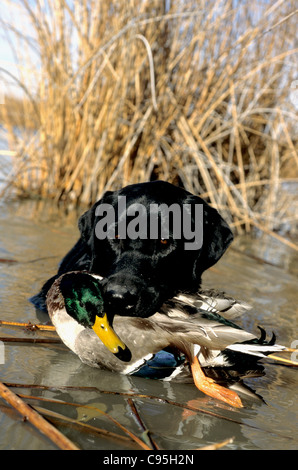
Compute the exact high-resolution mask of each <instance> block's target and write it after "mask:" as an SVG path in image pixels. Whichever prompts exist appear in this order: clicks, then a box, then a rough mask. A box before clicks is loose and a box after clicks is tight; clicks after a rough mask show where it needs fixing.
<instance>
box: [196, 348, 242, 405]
mask: <svg viewBox="0 0 298 470" xmlns="http://www.w3.org/2000/svg"><path fill="white" fill-rule="evenodd" d="M191 371H192V375H193V379H194V383H195V385H196V387H197V388H198V389H199V390H200V391H201V392H203V393H205V394H206V395H209V396H210V397H212V398H217V399H218V400H221V401H224V402H225V403H228V404H229V405H231V406H234V407H235V408H243V405H242V402H241V400H240V398H239V396H238V395H237V393H236V392H234V391H233V390H229V389H228V388H225V387H222V386H221V385H218V384H217V383H215V382H214V380H213V379H210V378H208V377H206V376H205V374H204V372H203V371H202V369H201V366H200V364H199V361H198V358H197V357H195V358H194V360H193V363H192V364H191Z"/></svg>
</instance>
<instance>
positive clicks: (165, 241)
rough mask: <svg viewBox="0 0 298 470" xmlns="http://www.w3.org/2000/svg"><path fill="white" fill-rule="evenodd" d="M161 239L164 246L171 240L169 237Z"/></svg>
mask: <svg viewBox="0 0 298 470" xmlns="http://www.w3.org/2000/svg"><path fill="white" fill-rule="evenodd" d="M159 241H160V243H161V245H163V246H167V245H168V244H169V240H168V239H167V238H161V239H160V240H159Z"/></svg>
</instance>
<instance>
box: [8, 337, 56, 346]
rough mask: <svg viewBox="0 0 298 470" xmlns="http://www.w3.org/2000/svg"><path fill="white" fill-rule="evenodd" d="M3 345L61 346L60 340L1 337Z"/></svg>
mask: <svg viewBox="0 0 298 470" xmlns="http://www.w3.org/2000/svg"><path fill="white" fill-rule="evenodd" d="M0 341H2V342H3V343H33V344H39V343H40V344H61V345H63V343H62V341H61V339H60V338H16V337H13V336H0Z"/></svg>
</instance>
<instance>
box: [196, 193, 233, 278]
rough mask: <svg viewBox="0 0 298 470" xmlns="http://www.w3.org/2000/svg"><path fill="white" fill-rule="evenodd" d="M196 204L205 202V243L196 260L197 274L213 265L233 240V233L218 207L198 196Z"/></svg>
mask: <svg viewBox="0 0 298 470" xmlns="http://www.w3.org/2000/svg"><path fill="white" fill-rule="evenodd" d="M195 200H196V204H203V244H202V247H201V249H200V251H199V255H198V258H197V260H196V266H195V275H196V277H200V276H201V274H202V273H203V272H204V271H205V270H206V269H208V268H210V267H211V266H213V265H214V264H215V263H216V262H217V261H218V260H219V259H220V258H221V257H222V255H223V254H224V252H225V251H226V249H227V248H228V246H229V245H230V244H231V243H232V241H233V233H232V231H231V229H230V227H229V226H228V224H227V223H226V221H225V220H224V219H223V218H222V216H221V215H220V214H219V213H218V211H217V210H216V209H214V208H213V207H211V206H209V204H207V203H206V202H205V201H204V200H203V199H201V198H199V197H196V198H195Z"/></svg>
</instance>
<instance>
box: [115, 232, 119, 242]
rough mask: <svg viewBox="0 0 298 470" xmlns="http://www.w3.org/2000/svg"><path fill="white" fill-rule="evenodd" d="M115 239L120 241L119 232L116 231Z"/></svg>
mask: <svg viewBox="0 0 298 470" xmlns="http://www.w3.org/2000/svg"><path fill="white" fill-rule="evenodd" d="M115 241H116V242H120V235H119V234H118V233H116V235H115Z"/></svg>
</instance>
